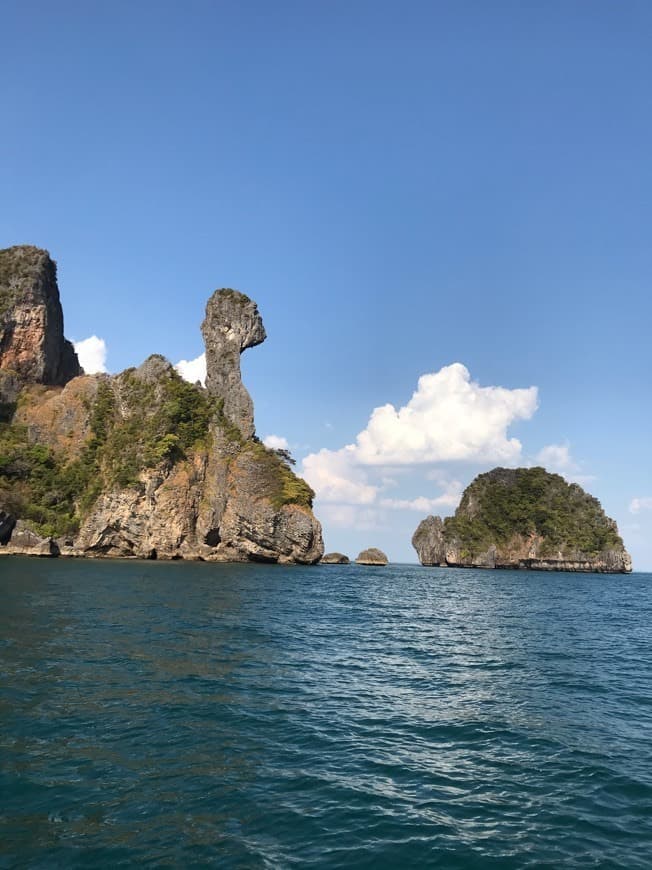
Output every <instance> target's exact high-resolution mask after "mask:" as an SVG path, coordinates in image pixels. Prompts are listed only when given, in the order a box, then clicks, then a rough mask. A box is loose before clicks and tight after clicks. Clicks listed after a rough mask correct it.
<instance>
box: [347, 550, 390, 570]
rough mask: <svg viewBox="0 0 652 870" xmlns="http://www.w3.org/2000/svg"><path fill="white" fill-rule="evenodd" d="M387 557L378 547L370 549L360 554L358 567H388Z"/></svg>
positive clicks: (357, 561) (356, 561) (357, 560)
mask: <svg viewBox="0 0 652 870" xmlns="http://www.w3.org/2000/svg"><path fill="white" fill-rule="evenodd" d="M387 562H388V559H387V556H386V555H385V554H384V553H383V551H382V550H379V549H378V548H377V547H369V548H368V549H367V550H363V551H362V552H361V553H359V554H358V558H357V559H356V560H355V564H356V565H379V566H380V565H387Z"/></svg>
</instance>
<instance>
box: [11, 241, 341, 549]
mask: <svg viewBox="0 0 652 870" xmlns="http://www.w3.org/2000/svg"><path fill="white" fill-rule="evenodd" d="M202 333H203V337H204V342H205V345H206V362H207V378H206V388H204V387H202V386H201V385H200V384H190V383H187V382H185V381H184V380H182V378H181V377H180V376H179V374H178V373H177V372H176V371H175V369H174V367H173V366H172V365H171V364H170V363H169V362H168V361H167V360H166V359H164V358H163V357H162V356H159V355H156V354H155V355H153V356H150V357H149V358H148V359H147V360H146V361H145V362H144V363H143V364H142V365H141V366H139V367H138V368H132V369H127V370H126V371H124V372H122V373H120V374H117V375H113V376H111V375H85V374H84V373H83V371H82V369H81V367H80V365H79V361H78V359H77V356H76V354H75V351H74V348H73V346H72V344H71V343H70V342H69V341H67V340H66V339H65V338H64V332H63V313H62V310H61V304H60V299H59V289H58V286H57V274H56V265H55V263H54V261H53V260H52V259H51V258H50V255H49V254H48V252H47V251H45V250H41V249H39V248H35V247H32V246H17V247H13V248H7V249H5V250H2V251H0V553H15V554H31V555H51V556H54V555H60V554H61V555H67V556H87V557H100V556H108V557H138V558H148V559H156V558H158V559H204V560H208V561H260V562H280V563H291V562H296V563H303V564H312V563H314V562H317V561H318V560H319V559H320V558H321V556H322V554H323V552H324V546H323V542H322V531H321V526H320V524H319V522H318V521H317V520H316V518H315V516H314V514H313V512H312V501H313V497H314V493H313V491H312V490H311V489H310V487H309V486H308V484H307V483H306V482H305V481H303V480H301V478H299V477H297V476H296V475H295V474H294V472H293V470H292V468H291V463H292V460H291V458H290V456H289V454H287V452H286V451H275V450H271V449H268V448H267V447H265V446H264V445H263V444H262V443H261V442H260V440H259V439H258V438H257V437H256V435H255V427H254V413H253V404H252V401H251V397H250V396H249V393H248V392H247V390H246V388H245V387H244V385H243V383H242V379H241V375H240V354H241V353H242V352H243V351H244V350H246V349H247V348H249V347H254V346H255V345H257V344H260V343H261V342H262V341H264V340H265V337H266V335H265V329H264V327H263V322H262V319H261V316H260V314H259V312H258V308H257V306H256V304H255V303H254V302H253V301H252V300H251V299H249V298H248V297H247V296H245V295H244V294H242V293H239V292H237V291H235V290H230V289H225V290H218V291H216V292H215V293H214V294H213V295H212V296H211V298H210V299H209V300H208V304H207V306H206V316H205V319H204V322H203V324H202Z"/></svg>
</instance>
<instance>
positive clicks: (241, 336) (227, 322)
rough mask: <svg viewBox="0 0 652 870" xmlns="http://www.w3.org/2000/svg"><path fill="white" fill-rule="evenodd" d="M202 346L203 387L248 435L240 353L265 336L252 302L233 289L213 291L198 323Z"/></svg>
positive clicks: (250, 415) (249, 405)
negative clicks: (200, 321)
mask: <svg viewBox="0 0 652 870" xmlns="http://www.w3.org/2000/svg"><path fill="white" fill-rule="evenodd" d="M201 331H202V335H203V336H204V344H205V346H206V389H207V390H208V392H209V393H210V394H211V395H212V396H216V397H217V398H218V399H221V400H222V402H223V410H224V415H225V416H226V417H227V418H228V419H229V420H231V422H232V423H234V424H235V425H236V426H237V427H238V429H239V430H240V432H241V434H242V437H243V438H251V437H252V435H253V434H254V432H255V428H254V405H253V402H252V401H251V396H250V395H249V393H248V391H247V388H246V387H245V385H244V384H243V383H242V375H241V373H240V354H241V353H242V352H243V351H245V350H247V348H249V347H255V346H256V345H257V344H262V342H263V341H265V339H266V338H267V335H266V334H265V327H264V326H263V321H262V318H261V316H260V314H259V313H258V306H257V305H256V303H255V302H252V300H251V299H250V298H249V297H248V296H245V294H244V293H239V292H238V291H237V290H216V291H215V293H213V295H212V296H211V298H210V299H209V300H208V303H207V305H206V317H205V318H204V322H203V323H202V326H201Z"/></svg>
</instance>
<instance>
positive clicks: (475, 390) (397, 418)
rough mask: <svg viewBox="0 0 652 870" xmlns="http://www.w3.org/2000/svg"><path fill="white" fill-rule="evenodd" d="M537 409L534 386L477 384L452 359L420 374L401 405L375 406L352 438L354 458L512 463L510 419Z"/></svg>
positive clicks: (516, 445) (515, 451) (515, 444)
mask: <svg viewBox="0 0 652 870" xmlns="http://www.w3.org/2000/svg"><path fill="white" fill-rule="evenodd" d="M536 409H537V388H536V387H529V388H528V389H516V390H508V389H506V388H505V387H481V386H480V385H479V384H477V383H476V382H475V381H472V380H471V375H470V374H469V371H468V369H467V368H466V366H463V365H462V364H461V363H453V364H452V365H450V366H445V367H444V368H442V369H440V370H439V371H438V372H435V373H433V374H427V375H422V376H421V377H420V378H419V382H418V385H417V390H416V392H415V393H414V394H413V395H412V398H411V399H410V401H409V402H408V403H407V405H404V406H403V407H402V408H399V409H398V410H396V408H395V407H394V406H393V405H383V406H382V407H381V408H376V409H375V410H374V411H373V413H372V415H371V417H370V418H369V422H368V423H367V427H366V429H364V430H363V431H362V432H360V434H359V435H358V437H357V439H356V444H355V448H354V449H355V451H356V459H357V461H358V462H359V463H360V464H362V465H414V464H421V463H427V462H450V461H452V460H464V461H471V460H472V461H491V462H504V463H508V464H509V463H514V462H515V461H517V460H518V458H519V457H520V455H521V442H520V441H519V440H518V439H517V438H508V437H507V428H508V427H509V426H510V425H511V424H512V423H513V422H514V421H515V420H529V419H530V417H532V415H533V414H534V412H535V411H536Z"/></svg>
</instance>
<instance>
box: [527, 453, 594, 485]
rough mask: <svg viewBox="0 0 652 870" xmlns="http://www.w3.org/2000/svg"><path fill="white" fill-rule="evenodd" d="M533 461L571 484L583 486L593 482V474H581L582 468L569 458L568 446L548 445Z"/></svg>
mask: <svg viewBox="0 0 652 870" xmlns="http://www.w3.org/2000/svg"><path fill="white" fill-rule="evenodd" d="M535 460H536V462H537V463H539V464H540V465H543V466H544V467H545V468H546V470H547V471H554V472H556V473H557V474H561V475H563V476H564V477H565V478H566V480H568V481H570V482H571V483H579V484H580V485H581V486H585V485H586V484H588V483H591V482H592V481H594V480H595V475H594V474H582V473H581V469H582V466H581V465H580V463H579V462H576V461H575V459H574V458H573V457H572V456H571V452H570V444H568V443H566V444H548V445H546V447H543V448H542V449H541V450H539V452H538V453H537V455H536V456H535Z"/></svg>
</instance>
